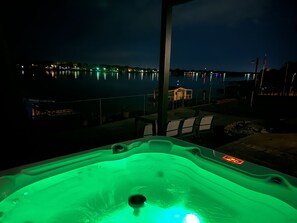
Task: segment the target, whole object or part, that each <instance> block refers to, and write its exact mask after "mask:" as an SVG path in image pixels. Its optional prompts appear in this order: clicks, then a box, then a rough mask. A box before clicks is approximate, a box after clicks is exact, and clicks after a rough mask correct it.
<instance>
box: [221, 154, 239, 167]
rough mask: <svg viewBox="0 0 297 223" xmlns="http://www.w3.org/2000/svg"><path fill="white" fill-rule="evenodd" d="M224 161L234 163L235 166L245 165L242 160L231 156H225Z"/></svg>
mask: <svg viewBox="0 0 297 223" xmlns="http://www.w3.org/2000/svg"><path fill="white" fill-rule="evenodd" d="M223 160H226V161H228V162H230V163H233V164H237V165H241V164H243V163H244V160H241V159H238V158H236V157H234V156H229V155H225V156H223Z"/></svg>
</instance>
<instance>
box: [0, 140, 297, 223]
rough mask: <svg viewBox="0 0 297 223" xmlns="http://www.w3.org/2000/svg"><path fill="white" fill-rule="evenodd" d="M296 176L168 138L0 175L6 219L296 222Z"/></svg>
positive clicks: (0, 218) (34, 222) (1, 218)
mask: <svg viewBox="0 0 297 223" xmlns="http://www.w3.org/2000/svg"><path fill="white" fill-rule="evenodd" d="M296 219H297V179H296V178H294V177H292V176H289V175H286V174H283V173H280V172H277V171H274V170H271V169H268V168H265V167H262V166H258V165H255V164H253V163H250V162H247V161H244V160H241V159H238V158H236V157H232V156H228V155H226V154H222V153H219V152H216V151H214V150H210V149H207V148H204V147H200V146H198V145H195V144H191V143H188V142H185V141H182V140H178V139H175V138H170V137H161V136H155V137H151V138H143V139H136V140H134V141H127V142H123V143H117V144H114V145H111V146H105V147H99V148H95V149H92V150H88V151H86V152H83V153H77V154H72V155H69V156H66V157H59V158H57V159H52V160H47V161H43V162H40V163H34V164H30V165H27V166H23V167H19V168H14V169H10V170H6V171H2V172H1V173H0V222H1V223H68V222H69V223H70V222H71V223H99V222H100V223H101V222H103V223H113V222H114V223H118V222H125V223H126V222H127V223H134V222H135V223H136V222H137V223H140V222H141V223H149V222H154V223H157V222H158V223H165V222H166V223H169V222H170V223H175V222H176V223H177V222H178V223H199V222H201V223H208V222H211V223H216V222H220V223H223V222H226V223H227V222H228V223H232V222H241V223H245V222H246V223H250V222H254V223H257V222H269V223H273V222H275V223H280V222H282V223H288V222H292V223H293V222H294V223H296Z"/></svg>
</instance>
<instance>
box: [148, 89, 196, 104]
mask: <svg viewBox="0 0 297 223" xmlns="http://www.w3.org/2000/svg"><path fill="white" fill-rule="evenodd" d="M157 96H158V89H155V90H154V99H156V98H157ZM192 97H193V90H192V89H189V88H183V87H176V86H169V87H168V101H180V100H191V99H192Z"/></svg>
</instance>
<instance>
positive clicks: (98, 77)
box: [96, 71, 100, 80]
mask: <svg viewBox="0 0 297 223" xmlns="http://www.w3.org/2000/svg"><path fill="white" fill-rule="evenodd" d="M96 76H97V80H100V72H99V71H97V72H96Z"/></svg>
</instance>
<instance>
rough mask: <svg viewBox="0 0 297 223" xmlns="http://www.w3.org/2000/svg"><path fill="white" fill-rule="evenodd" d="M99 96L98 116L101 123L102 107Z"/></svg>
mask: <svg viewBox="0 0 297 223" xmlns="http://www.w3.org/2000/svg"><path fill="white" fill-rule="evenodd" d="M101 106H102V105H101V98H99V116H100V125H102V108H101Z"/></svg>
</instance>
